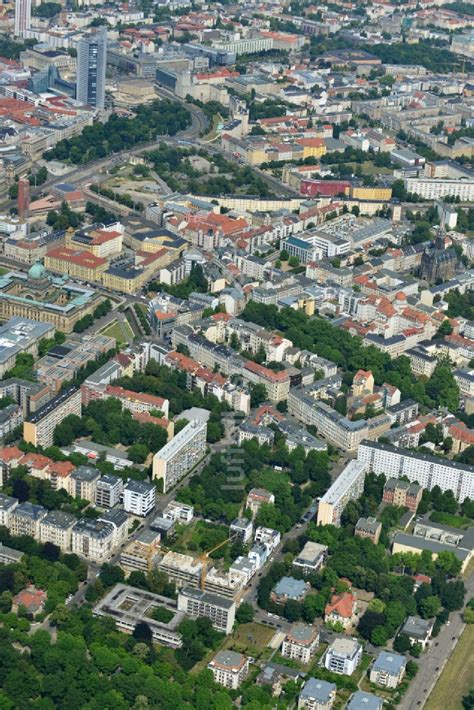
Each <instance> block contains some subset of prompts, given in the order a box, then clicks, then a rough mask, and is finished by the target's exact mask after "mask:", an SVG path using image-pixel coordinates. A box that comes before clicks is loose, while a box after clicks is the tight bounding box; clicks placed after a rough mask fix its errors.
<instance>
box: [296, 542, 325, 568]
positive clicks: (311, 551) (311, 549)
mask: <svg viewBox="0 0 474 710" xmlns="http://www.w3.org/2000/svg"><path fill="white" fill-rule="evenodd" d="M327 554H328V547H327V545H320V544H319V543H318V542H311V541H308V542H307V543H306V544H305V546H304V547H303V549H302V550H301V552H300V554H299V555H298V557H296V558H295V559H294V560H293V567H296V568H297V569H299V570H301V572H303V574H312V573H313V572H318V571H319V570H320V569H322V568H323V567H324V563H325V561H326V558H327Z"/></svg>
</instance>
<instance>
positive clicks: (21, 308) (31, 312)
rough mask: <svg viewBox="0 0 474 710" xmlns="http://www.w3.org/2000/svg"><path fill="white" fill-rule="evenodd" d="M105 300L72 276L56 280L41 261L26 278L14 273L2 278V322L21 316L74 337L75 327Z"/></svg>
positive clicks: (34, 265)
mask: <svg viewBox="0 0 474 710" xmlns="http://www.w3.org/2000/svg"><path fill="white" fill-rule="evenodd" d="M101 300H102V297H101V296H100V295H99V294H98V293H97V291H95V290H94V289H93V288H88V287H84V286H80V285H78V284H76V283H74V281H71V280H69V277H68V276H66V277H64V276H54V275H53V274H51V273H50V272H49V271H47V269H46V268H45V267H44V265H43V264H42V263H41V262H40V261H36V262H35V263H34V264H33V265H32V266H31V267H30V269H29V270H28V273H26V274H25V273H22V272H20V271H10V272H9V273H8V274H5V275H4V276H2V277H1V278H0V320H8V319H9V318H12V317H13V316H21V317H23V318H29V319H30V320H34V321H39V322H43V323H52V324H53V325H54V327H55V328H56V329H57V330H61V331H63V332H64V333H71V332H72V330H73V328H74V324H75V323H76V322H77V321H78V320H79V319H80V318H83V317H84V316H85V315H87V314H88V313H92V311H93V310H94V309H95V308H96V306H98V304H99V303H100V302H101Z"/></svg>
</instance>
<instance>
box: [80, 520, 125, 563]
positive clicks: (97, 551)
mask: <svg viewBox="0 0 474 710" xmlns="http://www.w3.org/2000/svg"><path fill="white" fill-rule="evenodd" d="M114 536H115V528H114V526H113V525H111V524H110V523H104V522H102V521H100V520H86V519H83V520H79V522H77V523H76V524H75V526H74V527H73V529H72V537H71V551H72V552H75V553H76V555H79V556H80V557H84V558H85V559H86V560H90V561H91V562H97V563H99V564H102V563H103V562H106V561H107V560H108V559H109V557H110V555H111V554H112V552H113V549H114Z"/></svg>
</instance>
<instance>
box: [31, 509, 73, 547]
mask: <svg viewBox="0 0 474 710" xmlns="http://www.w3.org/2000/svg"><path fill="white" fill-rule="evenodd" d="M76 522H77V518H75V517H74V515H71V514H70V513H63V512H62V511H61V510H51V511H50V512H49V513H48V514H47V515H46V516H45V517H44V518H43V519H42V520H41V521H40V526H39V540H40V542H42V543H45V542H51V543H52V544H53V545H57V547H59V548H60V549H61V551H62V552H69V551H70V549H71V538H72V528H73V527H74V524H75V523H76Z"/></svg>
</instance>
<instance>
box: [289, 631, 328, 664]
mask: <svg viewBox="0 0 474 710" xmlns="http://www.w3.org/2000/svg"><path fill="white" fill-rule="evenodd" d="M318 645H319V632H318V629H317V628H316V627H315V626H309V625H308V624H293V626H292V627H291V629H290V630H289V631H288V633H287V634H286V636H285V638H284V640H283V644H282V647H281V655H282V656H283V657H284V658H291V659H292V660H294V661H299V662H300V663H309V662H310V660H311V658H312V657H313V656H314V654H315V653H316V649H317V648H318Z"/></svg>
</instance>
